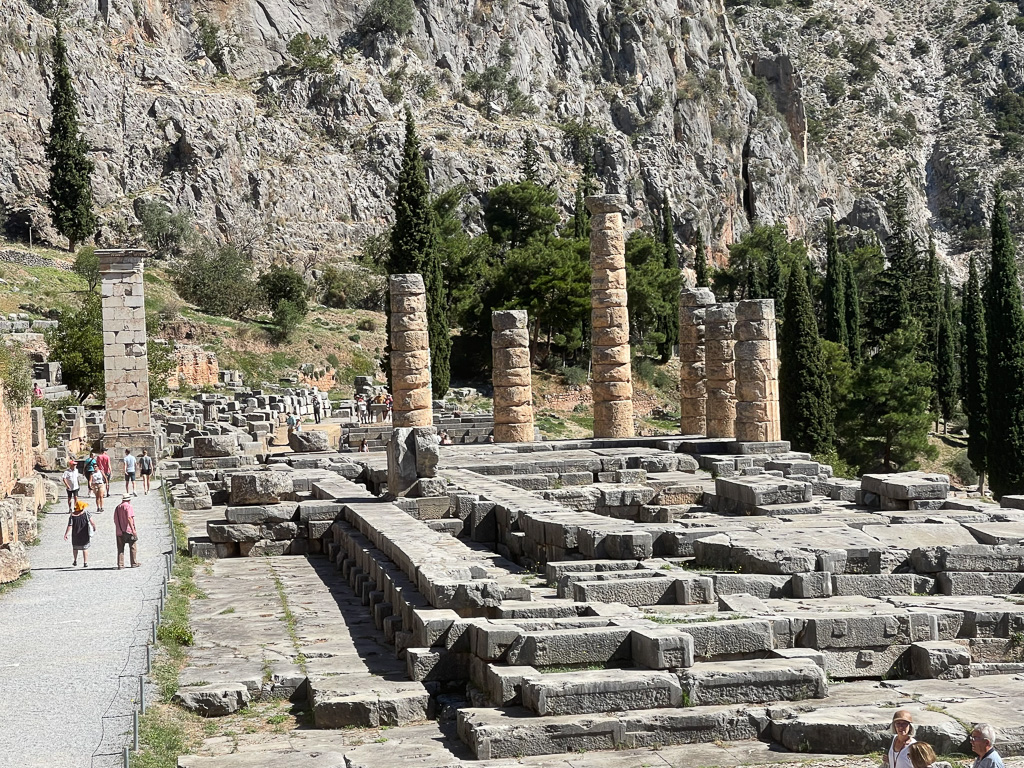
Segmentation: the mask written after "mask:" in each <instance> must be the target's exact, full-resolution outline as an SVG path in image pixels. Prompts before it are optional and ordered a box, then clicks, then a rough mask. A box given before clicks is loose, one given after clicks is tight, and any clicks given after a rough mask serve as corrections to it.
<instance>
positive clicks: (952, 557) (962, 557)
mask: <svg viewBox="0 0 1024 768" xmlns="http://www.w3.org/2000/svg"><path fill="white" fill-rule="evenodd" d="M968 527H969V526H968ZM910 562H911V563H912V564H913V566H914V570H915V571H917V572H918V573H938V572H940V571H1024V547H1021V546H1005V545H1004V546H991V545H985V544H969V545H966V546H959V547H921V548H919V549H915V550H913V551H912V552H911V553H910Z"/></svg>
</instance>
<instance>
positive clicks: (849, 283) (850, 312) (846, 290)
mask: <svg viewBox="0 0 1024 768" xmlns="http://www.w3.org/2000/svg"><path fill="white" fill-rule="evenodd" d="M843 307H844V308H845V310H846V349H847V351H848V352H849V355H850V363H851V364H852V365H853V366H857V365H860V295H859V292H858V290H857V278H856V277H855V276H854V274H853V264H852V263H851V262H850V261H849V260H848V259H844V260H843Z"/></svg>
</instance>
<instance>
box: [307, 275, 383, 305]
mask: <svg viewBox="0 0 1024 768" xmlns="http://www.w3.org/2000/svg"><path fill="white" fill-rule="evenodd" d="M318 288H319V289H320V292H321V301H323V303H324V304H326V305H327V306H328V307H334V308H335V309H372V310H378V311H381V310H383V308H384V280H383V278H382V277H381V276H380V275H376V274H373V273H372V272H370V271H369V270H367V269H364V268H362V267H356V266H353V265H350V264H348V265H333V264H332V265H330V266H328V267H327V268H326V269H324V271H323V274H322V275H321V276H320V280H319V281H318Z"/></svg>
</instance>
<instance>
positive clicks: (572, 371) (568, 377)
mask: <svg viewBox="0 0 1024 768" xmlns="http://www.w3.org/2000/svg"><path fill="white" fill-rule="evenodd" d="M587 378H588V374H587V372H586V370H584V369H583V368H576V367H575V366H570V367H568V368H563V369H562V381H563V382H564V383H565V385H566V386H569V387H582V386H583V385H584V384H586V383H587Z"/></svg>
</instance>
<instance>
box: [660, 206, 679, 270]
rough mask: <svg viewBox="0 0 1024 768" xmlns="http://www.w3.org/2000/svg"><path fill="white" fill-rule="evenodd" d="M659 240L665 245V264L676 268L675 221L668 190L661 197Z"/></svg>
mask: <svg viewBox="0 0 1024 768" xmlns="http://www.w3.org/2000/svg"><path fill="white" fill-rule="evenodd" d="M661 218H662V230H661V242H662V245H663V246H664V247H665V266H667V267H669V268H672V269H678V268H679V260H678V257H677V256H676V222H675V217H674V216H673V215H672V203H671V202H669V199H668V190H666V191H665V192H664V194H663V195H662V197H661Z"/></svg>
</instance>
